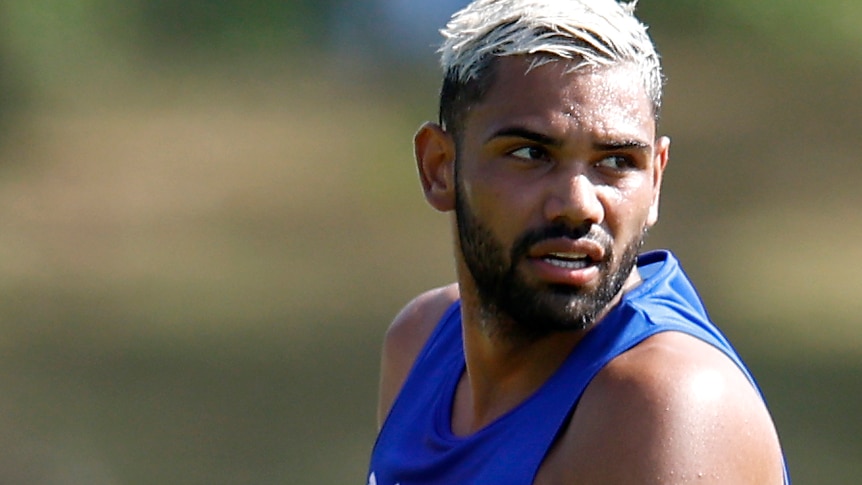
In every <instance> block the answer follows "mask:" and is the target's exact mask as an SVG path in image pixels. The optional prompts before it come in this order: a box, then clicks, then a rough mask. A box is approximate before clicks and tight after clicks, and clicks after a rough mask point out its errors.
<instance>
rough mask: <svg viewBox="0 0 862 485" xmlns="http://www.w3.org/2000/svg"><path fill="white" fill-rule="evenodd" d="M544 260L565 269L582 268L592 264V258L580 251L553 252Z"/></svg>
mask: <svg viewBox="0 0 862 485" xmlns="http://www.w3.org/2000/svg"><path fill="white" fill-rule="evenodd" d="M544 260H545V261H546V262H548V263H550V264H552V265H554V266H556V267H558V268H564V269H581V268H586V267H587V266H589V264H590V259H589V257H588V256H587V255H586V254H580V253H551V254H549V255H548V256H546V257H545V258H544Z"/></svg>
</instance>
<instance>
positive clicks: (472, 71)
mask: <svg viewBox="0 0 862 485" xmlns="http://www.w3.org/2000/svg"><path fill="white" fill-rule="evenodd" d="M636 3H637V2H636V0H635V1H632V2H630V3H624V2H617V1H616V0H475V1H474V2H472V3H471V4H470V5H468V6H467V7H465V8H464V9H463V10H461V11H459V12H457V13H456V14H455V15H453V16H452V19H451V20H450V22H449V24H447V25H446V28H445V29H443V30H441V31H440V32H441V33H442V34H443V37H444V42H443V45H442V46H441V47H440V49H439V52H440V54H441V57H440V63H441V65H442V67H443V71H444V73H445V77H444V80H443V87H442V89H441V91H440V124H441V125H442V126H443V127H444V128H445V129H446V130H448V131H450V132H452V133H454V134H455V135H456V136H457V135H458V134H459V133H460V131H461V130H462V129H463V122H464V118H465V116H466V114H467V112H468V111H469V109H470V107H471V106H472V105H474V104H475V103H478V102H480V101H481V100H482V99H483V97H484V96H485V94H486V93H487V91H488V89H490V87H491V85H492V84H493V80H494V66H495V61H496V60H497V59H498V58H500V57H505V56H519V55H522V56H528V57H530V59H531V68H532V67H537V66H539V65H542V64H545V63H548V62H553V61H556V60H568V61H572V62H573V68H572V69H573V70H575V69H581V68H589V67H592V68H599V67H604V66H613V65H619V64H626V63H627V64H631V65H633V66H635V68H636V69H637V70H638V72H639V73H640V75H641V78H642V79H643V83H644V89H645V91H646V93H647V96H648V97H649V98H650V101H651V103H652V107H653V113H654V115H655V117H656V118H658V116H659V109H660V107H661V97H662V84H663V76H662V72H661V63H660V61H659V56H658V53H657V52H656V49H655V46H654V45H653V42H652V40H651V39H650V37H649V35H648V34H647V27H646V26H645V25H644V24H643V23H641V22H640V20H638V19H637V18H636V17H635V15H634V9H635V4H636Z"/></svg>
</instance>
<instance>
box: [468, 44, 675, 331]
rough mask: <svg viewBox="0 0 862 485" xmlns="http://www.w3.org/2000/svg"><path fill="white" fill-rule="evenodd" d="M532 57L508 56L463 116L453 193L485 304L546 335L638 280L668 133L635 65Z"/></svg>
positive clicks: (583, 322) (472, 276) (587, 317)
mask: <svg viewBox="0 0 862 485" xmlns="http://www.w3.org/2000/svg"><path fill="white" fill-rule="evenodd" d="M527 66H528V64H527V61H526V60H525V59H522V58H504V59H502V60H500V61H499V64H498V66H497V73H496V78H495V82H494V84H493V86H492V87H491V89H490V91H489V92H488V94H487V95H486V97H485V99H483V101H482V102H481V103H479V104H478V105H476V106H474V107H473V109H472V110H471V112H470V114H469V115H468V116H467V118H466V122H465V125H464V131H463V133H462V136H461V137H460V142H459V146H458V149H457V162H456V170H455V174H456V175H455V181H456V183H455V186H456V199H455V200H456V203H455V205H456V221H457V227H458V236H459V237H458V242H459V249H460V251H459V272H461V273H462V274H463V273H468V275H469V277H468V278H467V281H468V284H467V287H468V288H469V287H470V286H473V287H474V288H475V293H476V294H477V295H478V298H479V301H480V303H481V305H482V307H483V310H484V311H485V312H486V313H487V314H490V315H492V316H494V317H496V320H499V321H506V322H509V325H510V327H511V330H512V331H514V332H516V333H517V334H520V335H525V336H530V337H538V336H542V335H545V334H547V333H549V332H553V331H558V330H578V329H585V328H588V327H589V326H590V325H591V324H592V323H594V322H595V321H596V319H598V318H600V317H601V316H603V314H604V312H605V311H606V310H607V309H608V308H609V307H610V306H612V305H613V304H614V303H615V302H616V301H617V300H618V298H619V297H620V293H621V290H622V289H623V288H624V287H626V286H627V285H633V284H635V283H636V282H637V281H638V275H637V272H636V271H633V268H634V265H635V259H636V257H637V253H638V250H639V248H640V247H641V244H642V242H643V237H644V234H645V232H646V230H647V229H648V228H649V227H650V226H651V225H652V224H653V223H655V220H656V217H657V205H658V195H659V187H660V183H661V175H662V172H663V169H664V165H665V162H666V160H667V148H668V140H667V139H660V140H659V141H658V142H656V140H655V121H654V117H653V112H652V109H651V105H650V102H649V100H648V98H647V96H646V94H645V92H644V89H643V87H642V86H641V85H640V82H639V79H640V78H639V77H638V76H636V75H634V72H633V71H632V70H630V69H629V68H628V67H626V66H620V67H614V68H605V69H601V70H598V71H576V72H569V73H567V72H566V69H567V68H569V67H570V66H569V65H568V64H567V63H565V62H555V63H551V64H546V65H543V66H541V67H538V68H535V69H533V70H530V71H529V72H528V73H526V74H525V72H526V71H527ZM469 283H472V285H470V284H469ZM464 286H465V284H464V281H463V278H462V291H464V289H465V288H464Z"/></svg>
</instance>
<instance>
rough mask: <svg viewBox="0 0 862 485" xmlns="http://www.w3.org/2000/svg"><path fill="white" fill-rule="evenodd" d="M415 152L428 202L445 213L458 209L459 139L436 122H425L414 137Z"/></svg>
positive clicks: (420, 178)
mask: <svg viewBox="0 0 862 485" xmlns="http://www.w3.org/2000/svg"><path fill="white" fill-rule="evenodd" d="M413 150H414V154H415V156H416V165H417V168H418V169H419V180H420V181H421V182H422V190H424V191H425V199H426V200H427V201H428V203H429V204H431V206H432V207H434V208H435V209H437V210H438V211H441V212H448V211H451V210H454V209H455V152H456V150H455V140H454V139H453V138H452V135H450V134H449V133H447V132H446V131H445V130H443V128H441V127H440V126H439V125H437V124H436V123H431V122H428V123H425V124H423V125H422V126H421V127H420V128H419V131H417V132H416V135H415V136H414V137H413Z"/></svg>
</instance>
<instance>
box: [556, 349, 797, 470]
mask: <svg viewBox="0 0 862 485" xmlns="http://www.w3.org/2000/svg"><path fill="white" fill-rule="evenodd" d="M569 426H570V428H569V432H567V434H566V436H565V438H564V441H566V443H565V445H564V446H565V447H566V448H567V454H569V453H570V455H569V457H567V461H568V458H571V461H569V464H570V465H571V466H570V467H567V468H569V470H577V472H578V481H577V483H583V484H592V483H597V484H617V483H619V484H623V483H639V484H659V483H662V484H664V483H688V482H690V481H691V482H695V481H696V482H697V483H698V484H719V483H720V484H743V485H744V484H750V485H766V484H781V483H782V482H783V476H782V475H783V466H782V456H781V450H780V446H779V443H778V438H777V434H776V432H775V428H774V426H773V424H772V419H771V417H770V416H769V413H768V411H767V409H766V406H765V404H764V403H763V400H762V399H761V398H760V395H759V394H758V393H757V391H756V390H755V389H754V387H753V386H752V385H751V384H750V383H749V381H748V379H747V378H746V377H745V376H744V374H743V373H742V372H741V371H740V370H739V369H738V368H737V367H736V365H735V364H734V363H733V362H732V361H731V360H730V359H728V358H727V357H726V356H725V355H724V354H722V353H721V352H720V351H718V350H717V349H715V348H714V347H712V346H711V345H709V344H706V343H704V342H702V341H700V340H697V339H695V338H693V337H690V336H687V335H683V334H678V333H673V332H669V333H664V334H659V335H656V336H654V337H651V338H650V339H648V340H647V341H645V342H644V343H642V344H641V345H639V346H638V347H636V348H635V349H634V350H632V351H629V352H628V353H626V354H623V355H622V356H620V357H619V358H617V359H616V360H614V361H613V362H611V363H610V364H609V365H608V366H607V367H606V368H605V369H604V370H602V371H601V372H600V373H599V374H598V375H597V376H596V378H595V379H594V381H593V383H591V384H590V386H589V387H588V388H587V390H586V392H585V393H584V395H583V397H582V399H581V402H580V403H579V404H578V407H577V409H576V411H575V414H574V416H573V418H572V422H571V423H570V425H569Z"/></svg>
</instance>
